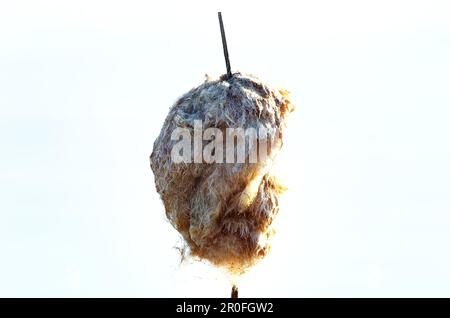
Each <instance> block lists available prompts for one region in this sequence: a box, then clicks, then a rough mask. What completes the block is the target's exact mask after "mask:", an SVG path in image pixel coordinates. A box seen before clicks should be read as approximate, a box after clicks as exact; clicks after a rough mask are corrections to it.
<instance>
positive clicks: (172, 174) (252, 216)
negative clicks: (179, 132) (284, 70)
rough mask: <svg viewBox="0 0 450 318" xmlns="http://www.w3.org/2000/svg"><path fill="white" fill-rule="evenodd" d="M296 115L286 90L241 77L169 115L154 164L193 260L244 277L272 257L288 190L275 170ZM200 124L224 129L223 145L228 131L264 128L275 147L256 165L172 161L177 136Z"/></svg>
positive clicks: (214, 85) (210, 84) (205, 87)
mask: <svg viewBox="0 0 450 318" xmlns="http://www.w3.org/2000/svg"><path fill="white" fill-rule="evenodd" d="M293 110H294V106H293V105H292V104H291V101H290V98H289V94H288V92H287V91H285V90H283V89H272V88H269V87H268V86H267V85H265V84H263V83H262V82H260V81H259V80H258V79H257V78H255V77H252V76H249V75H242V74H240V73H236V74H233V76H232V77H231V78H229V79H227V78H226V77H225V76H223V77H221V78H220V79H218V80H210V79H209V78H208V79H207V80H206V81H205V83H203V84H202V85H200V86H198V87H196V88H193V89H192V90H190V91H189V92H188V93H186V94H185V95H183V96H182V97H181V98H179V100H178V101H176V103H175V104H174V105H173V106H172V107H171V108H170V111H169V114H168V116H167V118H166V120H165V122H164V125H163V127H162V129H161V133H160V135H159V137H158V138H157V139H156V141H155V143H154V147H153V152H152V154H151V156H150V163H151V168H152V170H153V173H154V175H155V184H156V189H157V191H158V193H159V194H160V195H161V198H162V201H163V203H164V207H165V210H166V215H167V218H168V220H169V221H170V223H171V224H172V225H173V226H174V227H175V229H176V230H177V231H178V232H179V233H180V234H181V235H182V237H183V238H184V240H185V241H186V243H187V246H188V247H189V252H190V254H191V255H192V256H195V257H198V258H200V259H206V260H208V261H210V262H211V263H212V264H214V265H216V266H219V267H223V268H225V269H227V270H228V271H229V272H231V273H234V274H239V273H242V272H244V271H246V270H247V269H248V268H250V267H251V266H252V265H254V264H255V263H256V262H257V261H259V260H260V259H262V258H263V257H264V256H265V255H266V254H267V253H268V251H269V250H270V238H271V236H272V235H273V232H274V231H273V227H272V221H273V219H274V217H275V216H276V214H277V213H278V210H279V205H278V197H279V195H280V193H281V192H282V190H283V188H282V186H281V185H279V184H278V183H277V180H276V178H275V177H274V176H273V175H272V174H271V172H270V167H271V164H272V161H273V158H274V156H275V155H276V153H277V152H278V150H279V149H280V148H281V146H282V136H283V130H284V128H285V119H286V116H287V115H288V114H289V113H290V112H292V111H293ZM196 120H197V121H198V120H201V121H202V123H203V130H205V129H207V128H210V127H214V128H219V129H221V131H223V132H224V136H225V137H224V138H226V128H244V129H247V128H250V127H251V128H255V129H259V128H264V129H266V131H268V132H269V133H268V135H267V136H268V137H267V136H266V137H264V136H263V137H259V136H258V138H267V139H269V142H272V143H271V144H270V147H268V154H269V155H268V156H267V157H266V158H264V159H263V160H260V159H259V160H258V161H257V162H256V163H250V162H248V160H246V162H245V163H205V162H203V163H175V162H173V161H172V158H171V151H172V147H173V146H174V144H176V143H177V142H178V140H171V134H172V132H173V130H174V129H175V128H177V127H183V128H187V129H189V130H190V132H191V135H192V136H193V135H194V121H196ZM275 135H277V136H278V137H276V136H275ZM203 142H204V143H206V142H205V141H203ZM248 155H249V152H248V151H247V150H246V152H245V156H248ZM194 156H195V153H192V157H194ZM192 162H193V161H192Z"/></svg>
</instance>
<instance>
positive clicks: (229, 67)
mask: <svg viewBox="0 0 450 318" xmlns="http://www.w3.org/2000/svg"><path fill="white" fill-rule="evenodd" d="M219 23H220V34H221V35H222V46H223V54H224V55H225V63H226V65H227V76H228V78H231V76H232V74H231V66H230V58H229V56H228V47H227V38H226V37H225V29H224V27H223V21H222V12H219Z"/></svg>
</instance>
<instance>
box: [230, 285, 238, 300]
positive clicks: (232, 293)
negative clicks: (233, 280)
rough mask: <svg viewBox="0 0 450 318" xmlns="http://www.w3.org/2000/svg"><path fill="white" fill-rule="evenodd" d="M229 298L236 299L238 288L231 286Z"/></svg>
mask: <svg viewBox="0 0 450 318" xmlns="http://www.w3.org/2000/svg"><path fill="white" fill-rule="evenodd" d="M231 298H238V288H237V286H236V285H233V287H232V288H231Z"/></svg>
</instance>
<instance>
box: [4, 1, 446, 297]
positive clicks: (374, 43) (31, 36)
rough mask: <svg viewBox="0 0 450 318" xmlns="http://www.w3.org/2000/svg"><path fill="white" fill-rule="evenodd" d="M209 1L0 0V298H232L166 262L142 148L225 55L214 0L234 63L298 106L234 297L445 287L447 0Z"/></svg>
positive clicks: (224, 285) (170, 242) (442, 290)
mask: <svg viewBox="0 0 450 318" xmlns="http://www.w3.org/2000/svg"><path fill="white" fill-rule="evenodd" d="M156 3H157V4H156ZM220 3H221V4H222V6H218V5H216V4H215V3H213V2H211V1H210V2H208V3H206V2H204V3H198V2H188V1H180V2H173V1H158V2H155V4H153V3H151V2H150V1H120V2H119V1H2V2H0V146H1V148H0V181H1V182H0V296H36V297H45V296H60V297H66V296H77V297H78V296H84V297H89V296H99V297H108V296H125V297H127V296H139V297H160V296H161V297H163V296H187V297H190V296H207V297H209V296H211V297H216V296H224V297H227V296H228V294H229V285H228V284H229V283H228V281H227V280H226V279H225V278H224V277H223V276H222V275H221V274H220V273H219V272H217V271H215V270H213V269H211V268H210V267H209V266H207V265H204V264H195V263H194V264H189V263H187V264H184V265H179V261H180V257H179V255H178V253H177V251H176V249H174V248H173V247H174V246H176V245H177V242H178V237H177V234H176V232H175V231H174V230H173V229H172V228H171V226H170V225H169V224H168V222H167V221H165V219H164V211H163V206H162V204H161V202H160V200H159V198H158V196H157V193H156V191H155V188H154V184H153V176H152V173H151V170H150V167H149V159H148V157H149V155H150V152H151V149H152V145H153V141H154V139H155V138H156V136H157V135H158V133H159V129H160V128H161V125H162V122H163V120H164V118H165V115H166V114H167V111H168V108H169V107H170V106H171V104H172V103H173V102H174V101H175V100H176V98H177V97H178V96H180V95H181V94H182V93H184V92H186V91H187V90H188V89H190V88H191V87H193V86H195V85H198V84H199V83H201V82H202V80H203V77H204V74H205V73H208V74H210V75H211V76H213V77H214V76H218V75H220V74H221V73H222V72H224V69H225V66H224V61H223V55H222V47H221V40H220V33H219V27H218V22H217V11H218V9H220V10H222V11H223V14H224V21H225V27H226V32H227V37H228V42H229V51H230V56H231V63H232V67H233V69H234V70H240V71H243V72H249V73H253V74H255V75H258V76H259V77H260V78H262V79H264V80H266V81H268V82H269V83H272V84H274V85H282V86H284V87H285V88H287V89H289V90H290V91H291V92H292V94H293V97H294V100H295V101H296V104H297V106H298V110H297V112H296V113H294V114H293V116H292V120H291V121H290V128H289V130H288V132H287V140H286V141H285V148H284V152H283V155H282V157H280V166H281V167H280V169H279V171H280V173H281V175H282V177H283V179H284V180H285V182H286V183H287V185H288V186H289V188H290V190H289V191H288V192H287V193H286V195H285V196H283V198H282V208H281V212H280V215H279V218H278V220H277V223H278V226H277V228H278V234H277V237H276V239H275V241H274V246H273V253H272V254H271V255H270V256H269V257H268V258H267V259H266V260H265V261H264V262H263V263H261V264H260V265H259V266H257V267H256V268H255V269H254V270H253V271H252V272H250V273H249V274H248V275H247V276H245V277H244V278H243V279H242V281H241V282H240V292H241V295H242V296H250V297H252V296H254V297H259V296H265V297H279V296H287V297H290V296H292V297H316V296H326V297H327V296H332V297H348V296H356V297H365V296H375V297H378V296H383V297H389V296H405V297H407V296H447V297H449V296H450V253H449V244H450V181H449V180H450V147H449V137H450V125H449V122H450V89H449V88H450V58H449V57H450V7H449V5H448V1H439V2H437V1H370V2H369V1H339V2H338V1H308V2H302V1H295V2H294V1H293V2H292V3H287V2H283V1H272V2H263V1H257V2H248V1H246V2H245V4H243V1H220ZM223 4H226V5H223Z"/></svg>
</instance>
